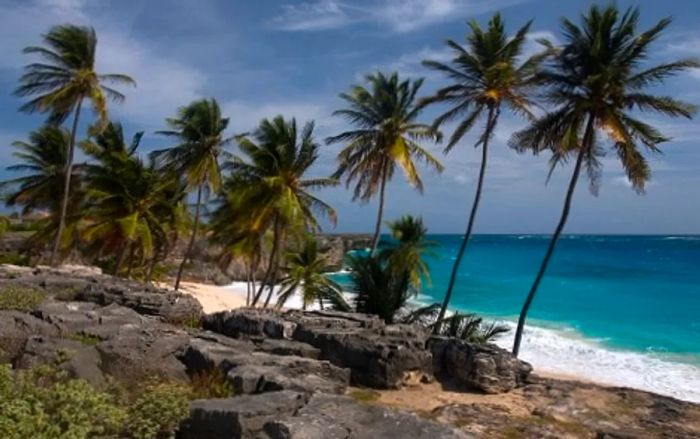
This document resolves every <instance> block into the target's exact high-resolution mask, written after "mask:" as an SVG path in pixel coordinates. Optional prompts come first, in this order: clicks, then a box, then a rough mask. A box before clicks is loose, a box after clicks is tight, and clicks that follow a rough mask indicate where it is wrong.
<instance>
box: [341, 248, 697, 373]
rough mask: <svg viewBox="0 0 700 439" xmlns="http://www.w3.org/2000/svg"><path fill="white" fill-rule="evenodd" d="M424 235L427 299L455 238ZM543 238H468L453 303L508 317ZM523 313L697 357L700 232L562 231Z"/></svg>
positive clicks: (644, 347)
mask: <svg viewBox="0 0 700 439" xmlns="http://www.w3.org/2000/svg"><path fill="white" fill-rule="evenodd" d="M430 239H431V240H433V241H435V242H436V243H437V244H438V247H437V248H436V250H435V251H436V255H435V257H431V258H429V260H428V263H429V265H430V272H431V281H432V283H431V285H429V286H426V287H425V288H424V290H423V291H422V294H421V296H420V297H419V300H420V301H422V302H426V303H430V302H436V301H441V300H442V297H443V294H444V292H445V289H446V284H447V280H448V278H449V274H450V270H451V268H452V264H453V262H454V258H455V256H456V253H457V249H458V246H459V243H460V240H461V236H459V235H433V236H431V237H430ZM548 239H549V236H545V235H479V236H475V237H474V238H473V240H472V241H471V243H470V247H469V248H468V249H467V254H466V256H465V258H464V260H463V262H462V267H461V269H460V271H459V275H458V283H457V286H456V288H455V292H454V294H453V300H452V302H451V307H452V308H455V309H460V310H465V311H472V312H477V313H480V314H483V315H486V316H489V317H493V318H497V319H503V320H516V318H517V315H518V313H519V311H520V307H521V306H522V303H523V300H524V298H525V295H526V294H527V291H528V289H529V287H530V285H531V282H532V280H533V278H534V275H535V273H536V270H537V268H538V266H539V264H540V262H541V260H542V257H543V255H544V252H545V250H546V246H547V243H548ZM336 277H337V279H338V280H339V281H340V282H341V283H342V282H344V281H346V280H347V279H346V278H345V276H343V275H336ZM529 318H530V319H531V320H529V321H528V322H529V323H531V324H533V323H534V324H536V325H538V326H541V327H550V328H555V329H569V330H574V331H575V332H576V333H577V335H580V336H583V337H585V338H587V339H590V340H594V341H595V342H596V343H597V344H600V345H602V346H605V347H609V348H612V349H622V350H630V351H635V352H643V353H658V354H663V356H664V357H667V358H673V357H676V359H677V360H680V361H682V362H684V363H691V364H700V236H604V235H598V236H597V235H568V236H564V237H562V239H561V240H560V241H559V245H558V246H557V249H556V250H555V254H554V258H553V260H552V262H551V264H550V266H549V270H548V272H547V275H546V277H545V279H544V280H543V282H542V284H541V287H540V290H539V292H538V295H537V297H536V298H535V301H534V303H533V306H532V308H531V310H530V314H529Z"/></svg>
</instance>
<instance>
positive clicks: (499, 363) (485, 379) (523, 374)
mask: <svg viewBox="0 0 700 439" xmlns="http://www.w3.org/2000/svg"><path fill="white" fill-rule="evenodd" d="M428 349H430V351H431V352H432V354H433V368H434V370H435V373H436V375H438V376H440V375H442V376H443V377H449V378H451V379H453V380H455V381H456V382H457V383H459V384H461V385H463V386H465V387H466V388H468V389H476V390H480V391H482V392H484V393H502V392H508V391H509V390H512V389H514V388H516V387H520V386H522V385H524V384H525V383H526V381H527V378H528V376H529V375H530V373H531V372H532V366H531V365H530V364H529V363H526V362H524V361H522V360H519V359H517V358H516V357H514V356H513V355H512V354H511V353H510V352H508V351H506V350H505V349H501V348H499V347H498V346H495V345H492V344H486V345H477V344H474V343H468V342H466V341H463V340H459V339H455V338H446V337H431V338H430V339H429V340H428Z"/></svg>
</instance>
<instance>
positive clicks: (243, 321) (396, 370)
mask: <svg viewBox="0 0 700 439" xmlns="http://www.w3.org/2000/svg"><path fill="white" fill-rule="evenodd" d="M203 326H204V327H205V328H206V329H209V330H211V331H215V332H219V333H222V334H225V335H229V336H232V337H252V338H254V339H260V338H261V337H262V338H270V339H277V340H283V339H289V338H291V339H293V340H294V341H297V342H302V343H305V344H307V345H310V346H312V347H313V348H314V349H315V350H314V351H309V349H300V350H298V352H297V353H299V354H301V355H303V356H306V354H309V353H312V354H313V356H314V357H313V358H319V359H322V360H328V361H330V362H331V363H333V364H335V365H336V366H338V367H341V368H349V369H351V370H352V382H353V384H358V385H364V386H369V387H375V388H398V387H400V386H401V385H402V384H403V383H404V381H405V380H406V378H407V377H408V376H410V375H415V374H423V375H426V376H430V375H431V374H432V358H431V355H430V353H429V352H428V351H426V350H425V341H426V339H427V334H426V333H425V331H424V330H422V329H420V328H418V327H416V326H411V325H388V326H387V325H386V324H384V322H383V321H382V320H380V319H379V318H377V317H376V316H369V315H363V314H354V313H341V312H332V311H310V312H302V311H287V312H280V311H276V310H271V309H250V308H248V309H240V310H233V311H225V312H220V313H216V314H212V315H208V316H205V317H204V318H203ZM288 347H289V346H288Z"/></svg>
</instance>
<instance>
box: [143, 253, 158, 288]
mask: <svg viewBox="0 0 700 439" xmlns="http://www.w3.org/2000/svg"><path fill="white" fill-rule="evenodd" d="M157 260H158V259H157V258H156V255H155V254H154V255H153V257H152V258H151V260H150V261H149V263H148V270H147V271H146V283H149V284H150V283H151V280H152V279H153V270H154V269H155V268H156V261H157Z"/></svg>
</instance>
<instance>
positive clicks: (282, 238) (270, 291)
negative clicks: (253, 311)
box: [263, 230, 286, 308]
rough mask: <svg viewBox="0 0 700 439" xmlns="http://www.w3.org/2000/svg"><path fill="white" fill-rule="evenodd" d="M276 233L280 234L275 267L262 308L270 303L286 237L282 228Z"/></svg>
mask: <svg viewBox="0 0 700 439" xmlns="http://www.w3.org/2000/svg"><path fill="white" fill-rule="evenodd" d="M277 234H278V235H279V236H280V238H279V241H280V242H279V248H278V249H277V257H276V258H275V269H274V271H273V272H272V282H270V289H269V290H268V292H267V297H266V298H265V304H264V305H263V308H267V306H268V305H269V304H270V299H272V293H273V292H274V290H275V286H276V284H277V277H278V275H279V271H280V259H281V255H280V254H279V253H280V248H284V247H285V244H286V237H285V236H284V233H283V232H282V230H280V231H278V232H277Z"/></svg>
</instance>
